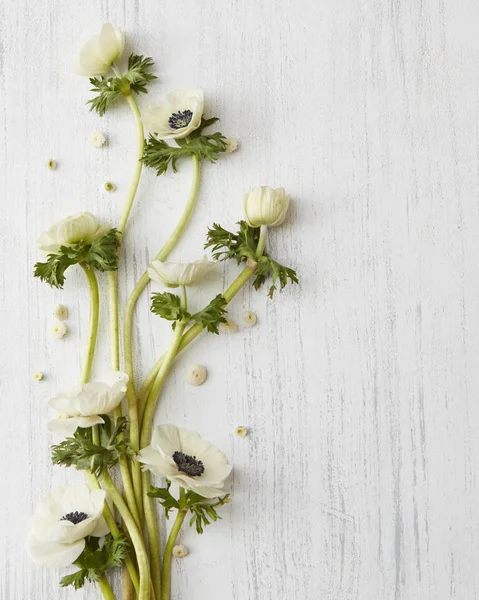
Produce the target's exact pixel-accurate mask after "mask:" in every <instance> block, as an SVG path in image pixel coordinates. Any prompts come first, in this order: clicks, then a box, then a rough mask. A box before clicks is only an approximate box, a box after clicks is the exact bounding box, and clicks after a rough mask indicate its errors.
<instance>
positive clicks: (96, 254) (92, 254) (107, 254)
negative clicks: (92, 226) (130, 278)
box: [84, 229, 120, 272]
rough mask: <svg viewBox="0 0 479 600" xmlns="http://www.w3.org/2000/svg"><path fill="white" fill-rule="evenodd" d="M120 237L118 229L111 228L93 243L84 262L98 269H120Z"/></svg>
mask: <svg viewBox="0 0 479 600" xmlns="http://www.w3.org/2000/svg"><path fill="white" fill-rule="evenodd" d="M119 248H120V237H119V235H118V231H117V230H116V229H110V230H109V231H107V232H106V233H104V234H103V235H102V236H100V237H99V238H97V239H96V240H94V241H93V243H92V244H91V246H90V248H89V250H88V252H87V253H86V255H85V258H84V262H85V263H86V264H87V265H89V266H90V267H91V268H92V269H96V270H97V271H102V272H104V271H116V270H117V269H118V249H119Z"/></svg>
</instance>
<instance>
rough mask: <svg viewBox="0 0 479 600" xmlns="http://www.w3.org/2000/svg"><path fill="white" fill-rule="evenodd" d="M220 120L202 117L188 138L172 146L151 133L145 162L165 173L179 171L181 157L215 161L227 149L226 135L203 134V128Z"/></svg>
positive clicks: (157, 171)
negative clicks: (170, 170) (178, 164)
mask: <svg viewBox="0 0 479 600" xmlns="http://www.w3.org/2000/svg"><path fill="white" fill-rule="evenodd" d="M216 121H218V118H217V117H212V118H211V119H204V118H202V119H201V125H200V126H199V127H198V129H196V130H195V131H193V132H192V133H191V134H190V135H189V136H188V137H187V138H185V139H180V140H175V141H176V144H177V145H176V146H170V145H169V144H168V143H167V142H166V141H165V140H159V139H158V138H156V137H155V135H154V134H150V136H149V138H148V140H146V141H145V150H144V153H143V158H142V159H141V160H142V162H143V164H144V165H146V166H147V167H150V168H152V169H155V171H156V174H157V175H163V173H166V171H167V170H168V167H169V166H170V165H171V168H172V169H173V171H174V172H176V171H177V163H178V160H179V159H180V158H184V157H188V156H196V157H197V158H198V160H200V161H201V160H208V161H209V162H211V163H215V162H216V161H217V160H218V156H219V155H220V153H221V152H225V151H226V137H225V136H224V135H223V134H222V133H220V132H219V131H218V132H216V133H213V134H211V135H203V129H205V128H206V127H209V126H210V125H213V123H216Z"/></svg>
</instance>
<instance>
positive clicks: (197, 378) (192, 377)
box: [186, 365, 208, 385]
mask: <svg viewBox="0 0 479 600" xmlns="http://www.w3.org/2000/svg"><path fill="white" fill-rule="evenodd" d="M207 377H208V371H207V370H206V367H204V366H203V365H193V366H191V367H189V369H188V370H187V371H186V381H187V382H188V383H189V384H190V385H201V384H202V383H204V382H205V381H206V378H207Z"/></svg>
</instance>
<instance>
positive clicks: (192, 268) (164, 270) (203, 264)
mask: <svg viewBox="0 0 479 600" xmlns="http://www.w3.org/2000/svg"><path fill="white" fill-rule="evenodd" d="M213 269H215V264H214V263H212V262H210V261H209V260H206V259H205V258H204V259H202V260H197V261H195V262H192V263H175V262H161V261H159V260H154V261H153V262H152V263H151V265H150V266H149V268H148V275H149V276H150V278H151V279H153V280H154V281H159V282H160V283H163V285H166V286H167V287H178V286H179V285H187V286H190V285H195V283H198V282H199V281H201V280H202V279H203V278H204V277H206V275H207V274H208V273H210V272H211V271H212V270H213Z"/></svg>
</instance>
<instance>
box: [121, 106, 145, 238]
mask: <svg viewBox="0 0 479 600" xmlns="http://www.w3.org/2000/svg"><path fill="white" fill-rule="evenodd" d="M125 100H126V101H127V103H128V105H129V107H130V108H131V112H132V113H133V116H134V118H135V123H136V141H137V152H136V165H135V172H134V174H133V179H132V182H131V184H130V188H129V190H128V196H127V197H126V201H125V206H124V208H123V213H122V215H121V218H120V223H119V225H118V231H119V232H120V235H121V236H122V235H123V233H124V231H125V227H126V223H127V221H128V217H129V216H130V212H131V208H132V206H133V201H134V200H135V196H136V190H137V189H138V184H139V183H140V177H141V171H142V169H143V163H142V162H141V158H142V156H143V150H144V147H145V133H144V131H143V123H142V122H141V114H140V111H139V109H138V104H137V103H136V100H135V98H134V97H133V95H132V94H128V96H125Z"/></svg>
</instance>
